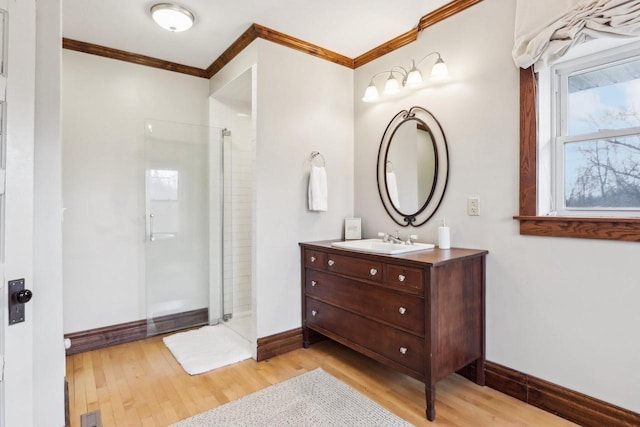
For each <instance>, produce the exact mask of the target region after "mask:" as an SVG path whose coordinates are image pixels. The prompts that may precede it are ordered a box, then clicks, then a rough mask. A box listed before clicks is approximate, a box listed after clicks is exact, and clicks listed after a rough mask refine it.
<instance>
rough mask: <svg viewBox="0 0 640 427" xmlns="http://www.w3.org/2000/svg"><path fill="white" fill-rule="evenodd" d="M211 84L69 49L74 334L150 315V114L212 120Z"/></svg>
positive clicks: (66, 178)
mask: <svg viewBox="0 0 640 427" xmlns="http://www.w3.org/2000/svg"><path fill="white" fill-rule="evenodd" d="M207 87H208V81H207V80H206V79H202V78H197V77H192V76H187V75H183V74H179V73H174V72H170V71H164V70H159V69H155V68H150V67H144V66H140V65H135V64H130V63H126V62H121V61H116V60H111V59H107V58H102V57H98V56H93V55H88V54H84V53H79V52H74V51H68V50H64V51H63V78H62V91H63V94H64V96H63V102H62V114H63V117H62V136H63V143H62V144H63V152H62V162H63V175H62V186H63V198H64V207H65V209H66V211H65V213H64V223H63V242H64V245H63V268H64V331H65V333H70V332H76V331H82V330H87V329H92V328H97V327H102V326H107V325H113V324H118V323H123V322H129V321H134V320H139V319H144V318H146V304H145V280H144V279H145V277H144V265H145V263H144V257H145V251H144V243H145V221H144V219H145V190H144V120H145V119H157V120H169V121H174V122H181V123H190V124H207V119H208V116H207V111H208V104H207V95H208V91H207Z"/></svg>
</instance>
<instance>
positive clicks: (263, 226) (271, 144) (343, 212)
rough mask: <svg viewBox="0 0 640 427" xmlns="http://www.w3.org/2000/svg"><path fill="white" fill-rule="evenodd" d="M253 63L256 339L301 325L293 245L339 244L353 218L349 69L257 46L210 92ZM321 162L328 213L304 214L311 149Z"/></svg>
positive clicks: (297, 264) (239, 58)
mask: <svg viewBox="0 0 640 427" xmlns="http://www.w3.org/2000/svg"><path fill="white" fill-rule="evenodd" d="M255 63H257V64H258V66H257V107H256V110H257V117H256V120H257V126H256V138H257V143H256V170H255V174H256V229H255V230H256V231H255V232H256V235H255V256H254V259H255V260H256V261H255V262H256V265H255V275H254V280H255V283H256V305H257V313H256V315H257V320H256V322H257V331H256V332H257V337H264V336H268V335H272V334H275V333H279V332H282V331H286V330H289V329H293V328H296V327H299V326H300V319H301V314H300V249H299V247H298V242H301V241H313V240H322V239H329V238H338V237H341V236H342V234H343V225H344V218H345V217H350V216H351V215H352V213H353V99H352V94H353V71H352V70H350V69H348V68H345V67H342V66H340V65H336V64H333V63H330V62H327V61H324V60H321V59H318V58H315V57H312V56H309V55H308V54H304V53H301V52H298V51H295V50H292V49H289V48H286V47H283V46H280V45H277V44H274V43H271V42H268V41H265V40H261V39H258V40H255V41H254V42H253V43H252V44H251V45H250V46H249V47H248V48H247V49H245V50H244V51H243V52H242V53H241V54H240V55H238V56H237V57H236V58H235V59H234V60H233V61H232V62H231V63H230V64H228V65H227V66H226V67H225V68H224V69H223V70H222V71H221V72H220V73H219V74H217V75H216V76H214V77H213V79H212V80H211V92H215V90H217V89H218V88H220V87H222V86H224V84H226V83H227V82H229V81H231V80H232V79H233V78H235V77H237V76H238V75H240V74H241V73H242V72H244V71H245V70H246V69H247V68H249V67H251V66H252V65H253V64H255ZM314 150H315V151H319V152H320V153H322V155H323V156H324V158H325V160H326V168H327V175H328V186H329V201H328V205H329V210H328V212H309V211H308V210H307V183H308V175H309V168H310V162H309V158H310V155H311V152H312V151H314Z"/></svg>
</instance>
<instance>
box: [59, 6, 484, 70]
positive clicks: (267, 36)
mask: <svg viewBox="0 0 640 427" xmlns="http://www.w3.org/2000/svg"><path fill="white" fill-rule="evenodd" d="M481 1H482V0H453V1H452V2H450V3H447V4H446V5H444V6H442V7H441V8H439V9H436V10H434V11H433V12H431V13H429V14H427V15H424V16H423V17H422V18H420V21H419V23H418V25H417V26H416V28H413V29H412V30H409V31H407V32H406V33H404V34H401V35H399V36H397V37H395V38H393V39H392V40H389V41H388V42H386V43H383V44H381V45H380V46H378V47H376V48H373V49H371V50H370V51H368V52H365V53H363V54H362V55H360V56H358V57H356V58H355V59H351V58H349V57H347V56H344V55H341V54H339V53H336V52H333V51H331V50H329V49H325V48H323V47H320V46H317V45H314V44H312V43H308V42H306V41H304V40H300V39H298V38H295V37H292V36H289V35H287V34H284V33H281V32H279V31H276V30H274V29H272V28H268V27H265V26H263V25H259V24H255V23H254V24H251V26H250V27H249V28H247V30H246V31H245V32H244V33H242V35H241V36H240V37H238V38H237V39H236V40H235V41H234V42H233V43H232V44H231V45H230V46H229V47H228V48H227V49H226V50H225V51H224V52H223V53H222V54H221V55H220V56H219V57H218V58H216V60H215V61H213V62H212V63H211V65H209V66H208V67H207V69H206V70H203V69H201V68H196V67H191V66H188V65H182V64H177V63H175V62H169V61H164V60H162V59H157V58H152V57H149V56H144V55H139V54H137V53H133V52H127V51H124V50H119V49H113V48H110V47H105V46H99V45H96V44H92V43H86V42H82V41H78V40H72V39H67V38H63V39H62V47H63V48H64V49H69V50H75V51H78V52H84V53H88V54H91V55H98V56H104V57H106V58H111V59H117V60H120V61H125V62H132V63H134V64H139V65H146V66H149V67H154V68H160V69H162V70H168V71H175V72H177V73H183V74H188V75H191V76H195V77H202V78H206V79H210V78H211V77H213V76H215V75H216V74H217V73H218V72H219V71H220V70H222V68H224V66H225V65H227V64H228V63H229V62H231V60H232V59H233V58H235V57H236V56H237V55H238V54H239V53H240V52H242V51H243V50H244V49H245V48H246V47H247V46H249V45H250V44H251V42H253V41H254V40H255V39H257V38H261V39H264V40H268V41H270V42H273V43H277V44H279V45H281V46H285V47H288V48H291V49H295V50H298V51H300V52H304V53H307V54H309V55H312V56H315V57H317V58H320V59H324V60H326V61H330V62H333V63H335V64H338V65H342V66H344V67H347V68H350V69H356V68H358V67H361V66H362V65H364V64H367V63H369V62H371V61H373V60H375V59H378V58H380V57H382V56H384V55H386V54H388V53H390V52H393V51H394V50H396V49H400V48H401V47H403V46H406V45H408V44H410V43H412V42H414V41H416V40H417V38H418V34H419V33H420V31H422V30H424V29H425V28H427V27H430V26H432V25H434V24H436V23H438V22H440V21H443V20H445V19H447V18H449V17H451V16H453V15H455V14H456V13H458V12H461V11H463V10H465V9H467V8H469V7H471V6H473V5H475V4H478V3H480V2H481Z"/></svg>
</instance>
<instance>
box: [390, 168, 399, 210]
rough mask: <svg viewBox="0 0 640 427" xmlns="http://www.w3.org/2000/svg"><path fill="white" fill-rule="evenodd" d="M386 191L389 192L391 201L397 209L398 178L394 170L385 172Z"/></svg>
mask: <svg viewBox="0 0 640 427" xmlns="http://www.w3.org/2000/svg"><path fill="white" fill-rule="evenodd" d="M387 191H388V192H389V199H390V200H391V203H393V206H395V207H396V209H398V210H399V209H400V199H399V198H398V180H397V179H396V173H395V172H387Z"/></svg>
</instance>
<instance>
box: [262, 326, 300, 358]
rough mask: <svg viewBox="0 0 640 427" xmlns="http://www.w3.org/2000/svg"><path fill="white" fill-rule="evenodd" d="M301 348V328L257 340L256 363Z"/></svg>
mask: <svg viewBox="0 0 640 427" xmlns="http://www.w3.org/2000/svg"><path fill="white" fill-rule="evenodd" d="M299 348H302V328H297V329H292V330H290V331H285V332H280V333H279V334H275V335H269V336H268V337H264V338H258V348H257V357H256V358H257V359H258V362H260V361H262V360H267V359H270V358H272V357H274V356H277V355H279V354H284V353H287V352H289V351H293V350H297V349H299Z"/></svg>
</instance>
